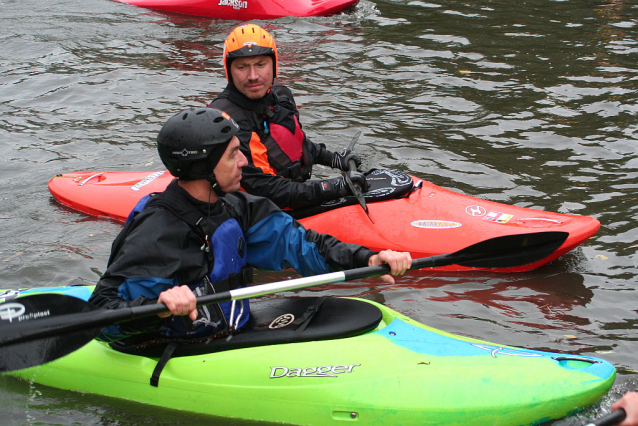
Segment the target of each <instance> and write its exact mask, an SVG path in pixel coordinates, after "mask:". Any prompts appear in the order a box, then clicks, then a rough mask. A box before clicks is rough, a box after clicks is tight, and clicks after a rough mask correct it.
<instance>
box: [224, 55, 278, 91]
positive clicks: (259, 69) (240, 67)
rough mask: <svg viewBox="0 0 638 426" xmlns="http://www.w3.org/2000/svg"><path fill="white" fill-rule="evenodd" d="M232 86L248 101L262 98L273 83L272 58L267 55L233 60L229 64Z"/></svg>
mask: <svg viewBox="0 0 638 426" xmlns="http://www.w3.org/2000/svg"><path fill="white" fill-rule="evenodd" d="M230 75H231V76H232V77H233V84H235V87H237V90H239V91H240V92H241V93H243V94H244V96H246V97H247V98H248V99H259V98H262V97H263V96H264V95H266V93H267V92H268V89H270V86H272V82H273V63H272V57H270V56H267V55H260V56H249V57H248V58H238V59H234V60H233V61H232V62H231V63H230Z"/></svg>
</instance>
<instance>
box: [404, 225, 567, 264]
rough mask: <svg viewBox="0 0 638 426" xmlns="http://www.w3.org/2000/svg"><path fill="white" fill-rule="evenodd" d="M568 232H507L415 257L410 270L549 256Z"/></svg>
mask: <svg viewBox="0 0 638 426" xmlns="http://www.w3.org/2000/svg"><path fill="white" fill-rule="evenodd" d="M568 236H569V234H568V233H567V232H533V233H529V234H515V235H504V236H502V237H495V238H490V239H489V240H485V241H481V242H479V243H476V244H472V245H471V246H469V247H466V248H464V249H461V250H459V251H457V252H454V253H450V254H441V255H438V256H431V257H424V258H421V259H415V260H414V261H413V262H412V267H411V268H410V269H419V268H428V267H430V268H435V267H437V266H446V265H462V266H469V267H474V268H508V267H513V266H521V265H528V264H530V263H534V262H537V261H539V260H541V259H544V258H546V257H547V256H549V255H550V254H552V253H553V252H554V251H556V249H558V248H559V247H560V246H562V245H563V243H564V242H565V240H566V239H567V237H568Z"/></svg>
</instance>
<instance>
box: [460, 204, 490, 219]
mask: <svg viewBox="0 0 638 426" xmlns="http://www.w3.org/2000/svg"><path fill="white" fill-rule="evenodd" d="M465 213H467V214H469V215H470V216H485V215H486V214H487V210H485V207H481V206H476V205H475V206H467V207H466V208H465Z"/></svg>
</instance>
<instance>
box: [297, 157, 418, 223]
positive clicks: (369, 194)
mask: <svg viewBox="0 0 638 426" xmlns="http://www.w3.org/2000/svg"><path fill="white" fill-rule="evenodd" d="M364 175H365V177H366V181H367V182H368V185H370V188H369V189H368V191H366V192H364V193H363V198H364V199H365V201H366V203H374V202H377V201H386V200H393V199H395V198H401V197H407V196H409V195H410V193H411V191H412V188H413V187H414V181H413V180H412V177H411V176H410V175H408V174H407V173H404V172H401V171H399V170H392V169H370V170H368V171H367V172H365V173H364ZM355 204H359V201H357V198H356V197H355V196H354V195H348V196H346V197H341V198H337V199H336V200H330V201H326V202H325V203H321V204H319V205H317V206H312V207H305V208H303V209H295V210H292V211H287V213H289V214H290V215H291V216H292V217H294V218H295V219H303V218H304V217H308V216H314V215H316V214H319V213H324V212H327V211H330V210H333V209H336V208H339V207H345V206H352V205H355Z"/></svg>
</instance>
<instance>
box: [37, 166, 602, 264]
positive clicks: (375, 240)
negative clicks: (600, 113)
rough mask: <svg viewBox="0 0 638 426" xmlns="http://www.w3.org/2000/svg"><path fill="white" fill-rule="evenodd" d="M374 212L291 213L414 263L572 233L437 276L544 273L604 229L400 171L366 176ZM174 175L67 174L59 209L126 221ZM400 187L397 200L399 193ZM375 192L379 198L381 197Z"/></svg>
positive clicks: (342, 203)
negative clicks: (535, 256)
mask: <svg viewBox="0 0 638 426" xmlns="http://www.w3.org/2000/svg"><path fill="white" fill-rule="evenodd" d="M366 178H367V180H368V182H369V183H371V189H370V190H369V191H368V192H366V194H365V196H366V205H367V208H368V213H367V214H366V212H365V211H364V210H363V208H362V207H361V206H360V205H359V204H358V203H357V201H356V199H355V198H354V197H346V198H349V201H347V202H346V199H340V200H336V201H334V202H332V205H330V204H331V203H324V204H323V205H322V206H320V207H321V208H311V209H308V210H306V211H305V212H301V213H300V211H299V210H297V211H295V212H293V213H292V215H293V216H295V217H297V218H298V220H299V221H300V222H301V223H302V224H303V225H304V226H305V227H306V228H308V229H313V230H315V231H317V232H319V233H326V234H330V235H333V236H335V237H336V238H338V239H340V240H341V241H345V242H350V243H356V244H361V245H364V246H367V247H369V248H371V249H372V250H384V249H392V250H396V251H408V252H410V253H411V254H412V257H413V258H420V257H428V256H434V255H439V254H447V253H455V252H457V251H459V250H461V249H463V248H465V247H468V246H470V245H473V244H476V243H479V242H481V241H485V240H488V239H491V238H495V237H500V236H505V235H516V234H525V233H538V232H545V231H557V232H565V233H567V234H568V237H567V239H566V240H565V241H564V243H563V244H562V245H561V246H560V247H559V248H558V249H556V250H555V251H554V252H552V253H551V254H550V255H549V256H547V257H545V258H543V259H541V260H538V261H535V262H533V263H530V264H527V265H523V266H517V267H505V268H470V267H465V266H459V265H449V266H444V267H439V268H436V269H437V270H447V271H464V270H471V269H481V270H490V271H497V272H521V271H528V270H532V269H535V268H538V267H539V266H541V265H544V264H546V263H548V262H550V261H552V260H554V259H556V258H558V257H559V256H562V255H563V254H565V253H567V252H569V251H570V250H573V249H574V248H576V247H578V246H579V245H580V244H582V243H583V242H585V241H586V240H587V239H588V238H590V237H591V236H593V235H594V234H595V233H596V232H597V231H598V229H599V228H600V222H599V221H598V220H597V219H595V218H593V217H589V216H580V215H569V214H561V213H553V212H547V211H542V210H536V209H530V208H526V207H517V206H511V205H507V204H502V203H497V202H494V201H488V200H483V199H479V198H475V197H471V196H468V195H463V194H460V193H457V192H454V191H450V190H447V189H444V188H442V187H439V186H437V185H434V184H433V183H430V182H427V181H424V180H421V179H419V178H417V177H414V176H410V175H407V174H405V173H402V172H399V171H396V170H374V171H372V172H368V173H367V174H366ZM172 179H173V177H172V176H171V175H170V174H169V173H168V172H167V171H153V172H79V173H64V174H61V175H58V176H56V177H54V178H52V179H51V180H50V181H49V191H50V192H51V194H52V195H53V197H54V198H55V199H56V200H58V201H59V202H60V203H62V204H64V205H66V206H69V207H71V208H72V209H74V210H78V211H81V212H83V213H87V214H90V215H94V216H103V217H104V216H105V217H109V218H112V219H115V220H118V221H122V222H123V221H125V220H126V218H127V217H128V214H129V212H130V211H131V210H132V209H133V207H134V206H135V204H136V203H137V202H138V200H139V199H140V198H142V197H143V196H145V195H147V194H149V193H151V192H160V191H163V190H164V189H165V188H166V186H167V185H168V183H169V182H170V181H171V180H172ZM393 188H394V189H397V188H400V190H398V191H395V192H394V193H393V194H390V195H388V194H389V193H390V192H392V189H393ZM375 194H376V195H375Z"/></svg>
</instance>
